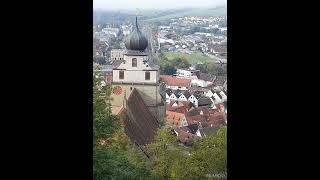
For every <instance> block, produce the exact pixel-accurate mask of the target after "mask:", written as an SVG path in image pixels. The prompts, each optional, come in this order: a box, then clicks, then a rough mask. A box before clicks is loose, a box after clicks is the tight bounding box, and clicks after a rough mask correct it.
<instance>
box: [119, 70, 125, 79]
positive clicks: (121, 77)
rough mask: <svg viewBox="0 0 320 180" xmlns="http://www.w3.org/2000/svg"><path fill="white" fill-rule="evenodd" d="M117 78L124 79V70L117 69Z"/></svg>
mask: <svg viewBox="0 0 320 180" xmlns="http://www.w3.org/2000/svg"><path fill="white" fill-rule="evenodd" d="M119 79H124V71H119Z"/></svg>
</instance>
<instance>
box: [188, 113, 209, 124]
mask: <svg viewBox="0 0 320 180" xmlns="http://www.w3.org/2000/svg"><path fill="white" fill-rule="evenodd" d="M186 119H187V122H188V125H191V124H198V123H199V122H201V124H202V123H205V122H206V121H207V116H205V115H195V116H187V117H186Z"/></svg>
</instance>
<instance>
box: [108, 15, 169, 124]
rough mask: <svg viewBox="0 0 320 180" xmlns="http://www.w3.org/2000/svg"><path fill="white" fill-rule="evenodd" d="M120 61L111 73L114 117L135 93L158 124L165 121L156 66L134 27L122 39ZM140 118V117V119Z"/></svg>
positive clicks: (144, 40) (144, 39) (146, 41)
mask: <svg viewBox="0 0 320 180" xmlns="http://www.w3.org/2000/svg"><path fill="white" fill-rule="evenodd" d="M125 47H126V49H125V51H124V53H123V59H122V60H117V61H114V63H113V72H112V76H113V77H112V88H113V89H112V94H111V100H110V103H111V108H112V112H113V113H114V114H118V113H119V112H120V110H121V109H123V108H125V106H124V104H125V101H127V98H128V97H130V95H131V93H132V92H134V90H135V91H137V93H135V94H139V95H140V96H141V98H142V100H143V103H144V104H145V106H146V107H147V109H148V111H150V112H151V114H152V115H153V116H154V117H155V118H156V119H157V121H158V123H162V122H163V120H164V117H165V96H162V95H160V94H164V93H162V91H164V88H163V87H164V86H163V85H162V84H161V83H160V82H159V66H158V65H156V64H154V63H153V60H152V59H151V56H149V53H148V52H147V47H148V40H147V38H146V37H145V35H144V34H142V33H141V31H140V30H139V27H138V22H137V18H136V24H135V28H134V30H133V32H132V33H131V34H130V35H129V36H128V37H127V38H126V42H125ZM142 116H143V115H142Z"/></svg>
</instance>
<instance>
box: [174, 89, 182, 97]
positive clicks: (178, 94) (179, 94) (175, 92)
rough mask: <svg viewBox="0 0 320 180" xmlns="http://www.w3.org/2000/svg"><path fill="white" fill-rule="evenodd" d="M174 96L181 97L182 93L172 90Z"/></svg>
mask: <svg viewBox="0 0 320 180" xmlns="http://www.w3.org/2000/svg"><path fill="white" fill-rule="evenodd" d="M173 93H174V95H176V97H177V98H179V97H180V96H181V94H182V93H183V91H181V90H179V89H178V90H173Z"/></svg>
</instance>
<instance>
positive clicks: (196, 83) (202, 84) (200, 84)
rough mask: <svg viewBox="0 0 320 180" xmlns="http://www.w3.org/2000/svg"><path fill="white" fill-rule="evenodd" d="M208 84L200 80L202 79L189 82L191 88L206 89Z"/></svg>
mask: <svg viewBox="0 0 320 180" xmlns="http://www.w3.org/2000/svg"><path fill="white" fill-rule="evenodd" d="M209 85H211V84H210V82H208V81H205V80H202V79H192V80H191V86H192V87H208V86H209Z"/></svg>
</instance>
